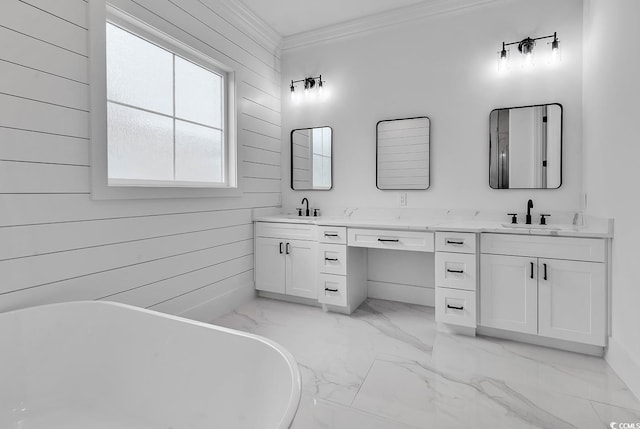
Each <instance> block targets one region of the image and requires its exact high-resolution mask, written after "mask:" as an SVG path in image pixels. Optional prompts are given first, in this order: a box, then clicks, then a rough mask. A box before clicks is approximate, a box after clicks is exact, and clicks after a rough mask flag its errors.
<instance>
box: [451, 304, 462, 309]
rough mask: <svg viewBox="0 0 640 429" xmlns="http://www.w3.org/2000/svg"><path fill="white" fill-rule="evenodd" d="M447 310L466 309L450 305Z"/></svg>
mask: <svg viewBox="0 0 640 429" xmlns="http://www.w3.org/2000/svg"><path fill="white" fill-rule="evenodd" d="M447 308H450V309H452V310H464V307H462V306H460V307H457V306H455V305H449V304H447Z"/></svg>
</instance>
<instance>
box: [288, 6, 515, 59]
mask: <svg viewBox="0 0 640 429" xmlns="http://www.w3.org/2000/svg"><path fill="white" fill-rule="evenodd" d="M503 1H505V0H435V1H430V2H422V3H418V4H415V5H410V6H406V7H402V8H398V9H393V10H389V11H386V12H381V13H377V14H374V15H369V16H365V17H362V18H356V19H352V20H349V21H345V22H341V23H339V24H335V25H329V26H326V27H322V28H318V29H316V30H310V31H305V32H302V33H297V34H293V35H291V36H286V37H284V38H283V39H282V48H281V49H282V51H285V50H289V49H295V48H300V47H303V46H309V45H314V44H317V43H321V42H325V41H328V40H333V39H339V38H344V37H350V36H354V35H356V34H360V33H364V32H368V31H375V30H379V29H382V28H385V27H391V26H394V25H398V24H402V23H405V22H408V21H414V20H418V19H422V18H427V17H430V16H434V15H441V14H445V13H452V12H458V11H463V10H466V9H473V8H478V7H482V6H486V5H490V4H493V3H498V2H503Z"/></svg>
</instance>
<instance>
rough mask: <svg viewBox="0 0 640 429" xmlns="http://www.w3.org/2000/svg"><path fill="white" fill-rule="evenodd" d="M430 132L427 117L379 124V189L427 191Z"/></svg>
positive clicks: (377, 133) (377, 160) (377, 170)
mask: <svg viewBox="0 0 640 429" xmlns="http://www.w3.org/2000/svg"><path fill="white" fill-rule="evenodd" d="M429 129H430V120H429V118H427V117H426V116H423V117H418V118H406V119H392V120H386V121H380V122H378V125H377V126H376V186H377V187H378V189H383V190H389V189H399V190H403V189H427V188H429Z"/></svg>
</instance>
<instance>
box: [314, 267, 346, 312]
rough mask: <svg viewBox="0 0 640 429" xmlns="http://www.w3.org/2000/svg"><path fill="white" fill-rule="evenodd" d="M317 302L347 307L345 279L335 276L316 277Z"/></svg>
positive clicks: (322, 275) (320, 275) (321, 275)
mask: <svg viewBox="0 0 640 429" xmlns="http://www.w3.org/2000/svg"><path fill="white" fill-rule="evenodd" d="M318 301H319V302H320V303H321V304H330V305H338V306H341V307H345V306H346V305H347V278H346V277H345V276H337V275H335V274H324V273H321V274H319V275H318Z"/></svg>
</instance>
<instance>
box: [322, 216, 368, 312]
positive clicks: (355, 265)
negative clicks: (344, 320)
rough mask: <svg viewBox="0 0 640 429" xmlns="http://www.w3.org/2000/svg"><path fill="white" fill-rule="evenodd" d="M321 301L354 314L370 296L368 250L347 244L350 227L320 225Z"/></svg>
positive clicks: (325, 304)
mask: <svg viewBox="0 0 640 429" xmlns="http://www.w3.org/2000/svg"><path fill="white" fill-rule="evenodd" d="M318 241H319V243H318V301H319V302H320V303H321V304H322V305H323V307H324V308H325V309H329V307H328V306H332V307H331V308H332V309H337V310H340V311H342V312H345V313H347V314H351V313H352V312H353V311H355V309H356V308H358V306H359V305H360V304H362V301H364V300H365V299H366V298H367V257H366V251H365V249H359V248H355V247H348V246H347V228H345V227H340V226H338V227H335V226H322V225H321V226H319V227H318Z"/></svg>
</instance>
